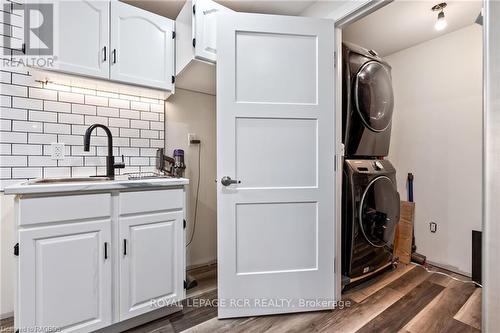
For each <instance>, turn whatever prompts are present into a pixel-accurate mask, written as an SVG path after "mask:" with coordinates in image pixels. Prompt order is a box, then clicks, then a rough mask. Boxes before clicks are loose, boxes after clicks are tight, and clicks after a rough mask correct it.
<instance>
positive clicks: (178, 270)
mask: <svg viewBox="0 0 500 333" xmlns="http://www.w3.org/2000/svg"><path fill="white" fill-rule="evenodd" d="M119 235H120V247H121V254H120V320H124V319H128V318H131V317H134V316H137V315H139V314H142V313H145V312H149V311H152V310H155V309H157V308H159V307H161V306H165V305H168V304H169V302H171V303H172V302H174V301H178V300H180V299H182V298H183V297H184V273H185V270H184V269H183V267H184V265H183V251H185V247H184V242H183V235H184V232H183V213H182V211H179V212H169V213H155V214H144V215H134V216H125V217H120V221H119Z"/></svg>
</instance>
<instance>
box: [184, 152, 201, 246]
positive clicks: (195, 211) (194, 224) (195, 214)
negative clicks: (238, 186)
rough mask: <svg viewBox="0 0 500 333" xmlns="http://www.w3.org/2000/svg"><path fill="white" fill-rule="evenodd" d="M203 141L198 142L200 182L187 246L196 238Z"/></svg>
mask: <svg viewBox="0 0 500 333" xmlns="http://www.w3.org/2000/svg"><path fill="white" fill-rule="evenodd" d="M200 171H201V143H198V184H197V185H196V198H195V204H194V219H193V231H192V232H191V237H189V242H188V243H187V244H186V247H188V246H189V245H191V243H192V242H193V239H194V233H195V231H196V218H197V216H198V195H199V194H200V174H201V172H200Z"/></svg>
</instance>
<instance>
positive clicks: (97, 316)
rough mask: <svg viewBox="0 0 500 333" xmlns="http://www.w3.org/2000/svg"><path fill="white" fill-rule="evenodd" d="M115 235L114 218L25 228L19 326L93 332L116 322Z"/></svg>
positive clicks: (22, 238) (21, 233)
mask: <svg viewBox="0 0 500 333" xmlns="http://www.w3.org/2000/svg"><path fill="white" fill-rule="evenodd" d="M110 237H111V221H110V220H109V219H106V220H100V221H89V222H72V223H68V224H63V225H54V226H44V227H37V228H31V229H24V230H20V231H19V248H20V250H19V266H18V267H19V271H18V283H19V286H18V290H19V294H18V295H19V306H18V309H19V317H18V318H17V319H18V323H19V327H20V328H33V327H43V328H44V329H48V328H49V327H54V328H58V329H60V330H61V331H63V332H69V331H71V332H90V331H93V330H96V329H98V328H101V327H104V326H108V325H110V324H111V262H110V259H109V257H108V258H107V257H106V256H105V254H106V252H107V253H110V252H111V251H110V248H109V243H110ZM105 247H107V251H106V249H105Z"/></svg>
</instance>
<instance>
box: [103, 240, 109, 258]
mask: <svg viewBox="0 0 500 333" xmlns="http://www.w3.org/2000/svg"><path fill="white" fill-rule="evenodd" d="M104 259H108V242H104Z"/></svg>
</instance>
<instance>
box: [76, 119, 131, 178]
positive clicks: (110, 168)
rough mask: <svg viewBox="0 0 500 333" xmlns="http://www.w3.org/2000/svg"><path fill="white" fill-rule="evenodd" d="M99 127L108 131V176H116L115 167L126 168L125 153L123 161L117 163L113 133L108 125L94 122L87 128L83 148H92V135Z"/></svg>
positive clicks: (87, 149)
mask: <svg viewBox="0 0 500 333" xmlns="http://www.w3.org/2000/svg"><path fill="white" fill-rule="evenodd" d="M97 127H100V128H102V129H103V130H104V132H106V135H107V136H108V156H106V176H107V177H109V178H114V177H115V169H123V168H125V163H124V162H123V155H122V161H121V162H118V163H115V158H114V157H113V135H112V134H111V131H110V130H109V128H108V127H107V126H104V125H102V124H94V125H92V126H90V127H89V128H87V131H86V132H85V136H84V137H83V150H85V151H89V150H90V135H91V134H92V131H93V130H94V129H95V128H97Z"/></svg>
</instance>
